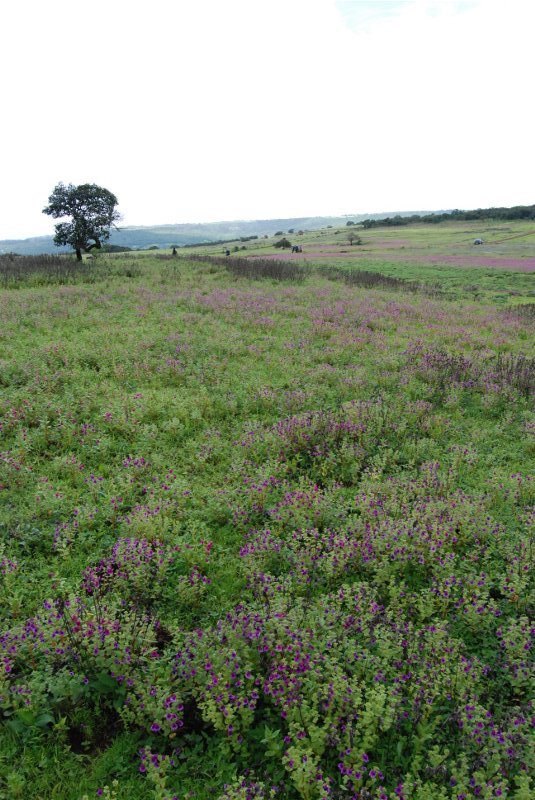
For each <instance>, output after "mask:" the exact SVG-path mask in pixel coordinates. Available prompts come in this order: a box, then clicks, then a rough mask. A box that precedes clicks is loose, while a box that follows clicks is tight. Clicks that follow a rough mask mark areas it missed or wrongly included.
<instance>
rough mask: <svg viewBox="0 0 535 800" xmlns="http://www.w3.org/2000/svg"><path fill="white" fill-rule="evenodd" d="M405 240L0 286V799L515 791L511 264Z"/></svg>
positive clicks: (515, 349) (139, 265) (528, 334)
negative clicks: (330, 252) (413, 246)
mask: <svg viewBox="0 0 535 800" xmlns="http://www.w3.org/2000/svg"><path fill="white" fill-rule="evenodd" d="M466 225H467V223H464V226H465V227H466ZM445 230H449V229H448V228H447V227H446V228H445ZM411 231H412V229H410V228H408V229H407V230H405V229H404V230H403V234H402V236H403V242H405V244H403V243H400V242H399V241H397V240H396V241H394V239H392V241H393V242H394V243H393V244H392V243H391V242H389V241H386V240H385V233H384V231H381V230H380V229H377V230H373V231H372V232H370V233H369V234H366V232H364V234H363V240H364V241H363V244H362V245H361V246H358V247H357V246H355V245H353V246H346V247H345V249H346V250H347V251H352V252H354V253H355V257H354V260H351V258H350V256H351V255H352V252H350V253H347V252H346V253H342V254H341V253H340V252H339V251H340V249H343V248H340V245H339V240H340V238H341V237H342V236H343V235H344V232H343V231H340V233H337V234H336V235H337V236H338V239H337V238H336V236H335V233H334V232H333V231H329V232H328V234H329V236H330V237H331V238H330V240H329V241H327V239H328V236H325V235H324V233H322V234H321V235H320V234H319V233H318V234H317V237H316V240H314V237H313V236H312V235H311V234H309V235H308V238H307V235H304V236H303V238H302V241H303V243H304V246H303V253H302V254H301V253H299V254H298V255H296V256H295V258H294V261H293V262H292V260H291V258H290V255H291V254H289V255H286V254H285V255H284V256H283V257H279V255H277V256H276V257H273V258H272V252H275V251H271V252H268V251H267V249H266V250H265V251H262V249H261V247H260V246H259V245H258V243H254V244H253V245H251V248H250V249H249V250H246V251H245V252H243V251H240V252H239V253H234V252H233V253H232V254H231V256H230V257H225V256H224V255H222V254H221V247H217V248H216V247H214V248H212V249H211V250H210V248H206V249H205V250H204V251H201V252H199V253H196V255H195V258H192V257H191V255H190V256H189V257H182V256H178V257H176V258H173V257H171V256H170V255H169V254H167V253H165V254H164V253H161V254H157V253H156V254H154V253H151V254H124V255H120V256H114V257H111V256H109V257H107V258H106V257H103V256H101V257H99V258H96V259H95V260H94V263H93V262H92V263H91V264H89V265H88V264H87V263H85V262H84V264H83V267H80V269H79V270H78V271H77V268H76V269H75V268H74V261H68V264H67V260H66V257H62V258H64V259H65V262H61V263H60V260H59V257H58V259H56V261H55V262H54V264H53V269H48V270H47V265H46V264H45V265H44V266H43V267H42V269H41V268H40V267H39V265H38V263H37V262H35V264H37V266H35V265H34V266H32V267H31V268H30V267H28V269H27V270H26V271H25V269H22V268H19V267H17V266H16V265H15V267H14V266H13V263H10V265H9V269H7V268H6V270H5V272H4V273H2V276H1V280H0V284H1V288H0V598H1V603H0V617H1V620H0V622H1V626H0V630H1V632H0V710H1V715H2V724H1V726H0V797H1V798H5V800H15V799H16V798H25V800H26V798H32V800H33V798H35V799H36V800H37V799H39V798H44V799H45V800H47V799H48V798H54V799H56V798H57V800H82V798H85V797H87V798H94V797H104V798H108V800H113V799H115V800H142V799H145V798H148V799H149V800H150V799H151V798H154V800H175V798H176V800H193V798H195V799H196V798H199V800H207V799H208V798H214V799H215V800H248V799H249V798H251V799H252V798H259V799H260V798H262V799H264V800H268V798H269V800H271V798H277V799H278V800H320V799H321V800H327V799H328V798H329V799H331V798H332V800H472V798H481V800H490V799H491V798H510V799H511V800H512V799H513V798H514V800H530V798H533V797H534V796H535V784H534V782H533V779H532V775H533V767H534V760H533V754H534V752H535V748H534V746H533V744H534V742H533V728H534V724H535V708H534V705H533V686H534V683H533V663H534V662H533V636H534V633H535V627H534V625H533V618H532V612H533V599H534V598H533V583H532V581H533V557H534V540H533V535H534V522H535V491H534V489H535V483H534V478H533V464H534V455H535V415H534V413H533V398H534V393H535V352H534V346H533V345H534V341H535V338H534V328H533V320H534V317H533V314H532V313H531V311H532V310H533V306H532V303H533V288H535V287H534V286H533V284H532V283H531V284H530V280H531V281H532V280H533V278H532V276H531V274H530V271H529V268H528V267H529V264H528V261H529V259H528V260H525V265H528V266H525V267H524V268H522V269H519V270H515V269H513V266H514V265H512V262H511V263H507V264H505V263H504V264H501V263H500V261H499V259H498V260H497V261H496V264H495V265H494V266H493V267H492V268H491V267H489V266H488V264H487V265H479V264H473V263H471V262H470V261H469V260H467V259H468V256H467V257H466V259H465V260H464V261H463V262H462V264H457V261H456V259H457V260H458V259H462V253H460V250H455V252H454V254H455V257H454V256H451V258H449V259H448V258H446V256H444V257H441V254H442V253H443V252H446V249H447V245H448V242H449V239H448V238H447V237H445V238H444V242H443V248H444V249H443V250H440V248H438V249H437V248H435V249H434V250H433V247H432V246H431V245H432V244H433V242H431V244H429V242H427V244H425V247H424V245H423V244H422V245H421V248H420V261H418V259H413V260H412V261H411V259H410V253H409V254H407V249H406V248H409V244H410V241H411V236H412V237H413V240H414V241H416V239H415V238H414V237H416V238H417V236H418V231H417V230H416V231H415V232H411ZM391 235H392V236H394V235H395V236H396V237H397V238H398V239H399V236H400V234H399V232H397V233H396V232H394V234H391ZM425 235H426V236H435V237H438V236H439V233H438V232H437V230H436V229H434V230H433V232H432V233H430V234H428V233H427V232H426V234H425ZM374 236H375V237H376V239H375V240H374V239H373V237H374ZM367 237H368V240H367ZM370 237H371V238H370ZM314 241H316V244H314ZM374 241H375V242H376V245H377V247H378V248H380V249H379V250H377V251H374V250H373V242H374ZM385 241H386V243H385ZM309 242H312V244H308V243H309ZM370 242H371V244H370ZM300 243H301V242H300ZM261 244H262V243H261ZM270 244H272V243H270ZM307 245H308V246H309V249H313V252H314V257H313V258H310V259H307ZM324 245H325V249H326V250H327V249H328V248H327V245H328V246H329V247H330V248H331V249H334V252H335V255H334V256H333V257H332V258H331V259H328V258H327V256H325V258H324V259H323V260H322V258H321V252H322V251H321V247H322V246H324ZM255 247H256V249H254V248H255ZM366 247H368V252H367V253H363V252H362V251H363V250H365V249H366ZM337 248H338V249H337ZM402 248H403V249H402ZM426 248H427V249H426ZM389 249H390V250H393V251H395V255H394V256H393V257H392V258H391V259H389V255H388V251H389ZM428 250H429V252H431V255H432V254H433V253H435V254H436V257H433V258H434V260H433V258H431V257H430V256H429V253H428ZM357 251H358V253H357ZM467 252H468V250H467ZM318 253H319V254H320V255H317V254H318ZM374 253H375V255H374ZM459 253H460V254H459ZM475 255H477V256H478V257H479V258H482V257H483V256H481V254H480V252H479V251H478V253H477V254H474V258H475ZM513 255H514V256H515V258H517V260H519V259H521V258H527V256H525V254H524V255H522V254H520V255H519V254H518V253H516V254H513ZM424 256H425V258H427V261H426V262H425V264H424V263H423V259H424ZM506 256H507V253H505V254H500V257H503V258H506ZM255 257H256V258H258V259H259V260H260V262H259V263H260V264H261V265H260V266H259V267H258V269H257V271H256V272H255V267H254V265H255ZM511 258H512V256H511ZM374 259H375V261H374ZM32 263H33V262H32ZM63 263H65V264H67V267H65V269H63V266H62V265H63ZM523 263H524V262H523ZM529 263H531V262H529ZM270 264H272V265H274V266H272V267H270ZM404 264H407V266H404ZM411 264H412V266H411ZM58 265H59V266H58ZM385 265H386V266H385ZM420 266H421V270H420V272H419V271H418V270H419V267H420ZM491 269H492V270H493V272H490V270H491ZM455 270H457V272H455ZM361 273H364V276H362V274H361ZM348 275H349V276H348ZM373 275H377V276H379V277H376V278H374V277H373ZM370 276H371V277H370ZM480 276H481V282H480V283H478V281H479V277H480ZM474 287H476V289H474ZM478 287H479V288H478Z"/></svg>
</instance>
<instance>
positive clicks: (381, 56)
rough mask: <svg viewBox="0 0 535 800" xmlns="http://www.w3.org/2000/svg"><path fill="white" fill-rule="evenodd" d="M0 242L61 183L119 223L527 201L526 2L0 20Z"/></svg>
mask: <svg viewBox="0 0 535 800" xmlns="http://www.w3.org/2000/svg"><path fill="white" fill-rule="evenodd" d="M0 29H1V30H2V42H1V46H0V74H1V75H2V84H1V86H2V90H1V92H0V111H1V115H2V123H1V125H0V239H4V238H9V237H12V238H18V237H24V236H32V235H39V234H44V233H52V232H53V225H54V221H53V220H52V219H51V218H50V217H46V216H44V215H43V214H42V213H41V210H42V208H43V206H44V205H45V204H46V203H47V199H48V195H49V194H50V192H51V191H52V189H53V188H54V186H55V185H56V184H57V183H58V182H59V181H63V182H64V183H75V184H78V183H97V184H100V185H102V186H104V187H106V188H107V189H110V190H111V191H112V192H114V193H115V194H116V195H117V196H118V198H119V210H120V211H121V212H122V214H123V224H125V225H136V224H140V225H150V224H154V223H173V222H195V221H198V222H204V221H215V220H230V219H257V218H270V217H290V216H308V215H314V214H325V215H329V214H346V213H347V214H350V213H360V212H375V211H393V210H410V209H422V210H423V209H440V208H452V207H459V208H473V207H482V206H490V205H515V204H531V203H535V160H534V157H533V141H534V121H533V120H534V111H533V74H534V73H533V69H534V51H533V31H534V30H535V3H534V2H533V0H507V2H505V1H504V0H473V1H470V0H465V2H460V0H405V2H397V1H396V2H394V1H392V2H389V1H388V0H150V1H149V0H144V1H143V2H140V0H128V2H126V0H90V2H87V3H81V2H77V1H76V0H17V2H5V3H2V5H1V7H0Z"/></svg>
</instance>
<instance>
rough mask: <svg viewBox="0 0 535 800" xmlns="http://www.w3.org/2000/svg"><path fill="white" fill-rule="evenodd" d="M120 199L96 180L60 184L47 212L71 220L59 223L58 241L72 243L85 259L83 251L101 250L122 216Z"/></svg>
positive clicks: (56, 242) (78, 257) (45, 210)
mask: <svg viewBox="0 0 535 800" xmlns="http://www.w3.org/2000/svg"><path fill="white" fill-rule="evenodd" d="M118 202H119V201H118V200H117V198H116V197H115V195H114V194H112V193H111V192H110V191H108V189H104V188H103V187H102V186H97V185H96V184H95V183H83V184H81V185H80V186H74V185H73V184H72V183H70V184H69V185H68V186H65V185H64V184H63V183H58V185H57V186H56V187H55V188H54V191H53V192H52V194H51V195H50V197H49V198H48V205H47V206H45V208H43V214H48V215H49V216H51V217H53V218H54V219H61V218H62V217H70V220H69V221H68V222H58V224H57V225H56V226H55V230H56V235H55V236H54V244H56V245H57V246H58V247H61V246H63V245H70V246H71V247H72V248H73V249H74V250H75V252H76V258H77V259H78V261H81V260H82V250H92V249H93V248H97V250H100V248H101V247H102V242H105V241H107V240H108V239H109V238H110V230H111V228H112V227H113V226H114V223H115V222H117V221H118V220H119V219H120V214H119V212H118V211H116V208H115V207H116V206H117V204H118Z"/></svg>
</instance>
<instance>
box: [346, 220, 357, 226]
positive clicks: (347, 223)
mask: <svg viewBox="0 0 535 800" xmlns="http://www.w3.org/2000/svg"><path fill="white" fill-rule="evenodd" d="M346 225H355V223H354V222H353V220H352V219H348V221H347V222H346Z"/></svg>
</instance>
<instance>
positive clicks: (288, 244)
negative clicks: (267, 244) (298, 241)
mask: <svg viewBox="0 0 535 800" xmlns="http://www.w3.org/2000/svg"><path fill="white" fill-rule="evenodd" d="M291 246H292V243H291V242H290V241H288V239H287V238H286V237H285V236H283V238H282V239H279V241H278V242H275V244H274V245H273V247H279V248H282V249H283V250H287V249H288V248H290V247H291Z"/></svg>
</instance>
